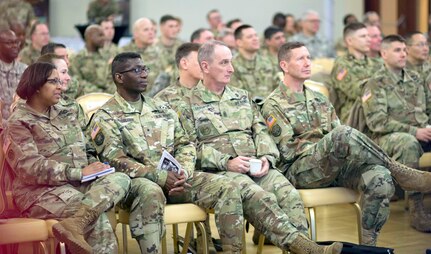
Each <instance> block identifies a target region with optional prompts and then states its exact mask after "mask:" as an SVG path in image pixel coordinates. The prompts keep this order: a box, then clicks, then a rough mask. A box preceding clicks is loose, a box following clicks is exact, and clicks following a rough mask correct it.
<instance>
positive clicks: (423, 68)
mask: <svg viewBox="0 0 431 254" xmlns="http://www.w3.org/2000/svg"><path fill="white" fill-rule="evenodd" d="M405 69H407V70H410V71H415V72H417V73H418V74H419V75H420V77H421V78H422V79H423V80H426V79H427V77H428V75H429V73H430V70H431V64H430V63H429V62H428V61H425V62H424V63H423V64H420V65H413V64H411V63H410V62H409V61H407V65H406V67H405Z"/></svg>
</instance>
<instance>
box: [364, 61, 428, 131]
mask: <svg viewBox="0 0 431 254" xmlns="http://www.w3.org/2000/svg"><path fill="white" fill-rule="evenodd" d="M424 88H425V87H424V86H423V80H422V79H421V78H420V77H419V74H417V73H416V72H411V71H408V70H406V69H404V70H403V71H402V77H400V76H397V75H395V74H394V73H392V72H390V71H389V70H388V69H387V68H386V67H383V68H382V69H381V70H379V71H378V72H377V73H376V74H375V75H374V76H373V77H372V78H371V79H370V80H369V81H368V83H367V84H366V86H365V90H364V94H363V95H362V106H363V108H364V113H365V117H366V121H367V125H368V128H369V129H370V130H371V131H372V132H373V138H378V137H380V136H382V135H385V134H389V133H393V132H407V133H410V134H411V135H413V136H416V130H417V128H425V127H426V125H427V124H428V123H429V122H430V121H429V113H430V112H429V111H430V107H431V102H430V101H429V100H427V96H426V93H425V92H424ZM427 105H430V106H429V107H428V108H427Z"/></svg>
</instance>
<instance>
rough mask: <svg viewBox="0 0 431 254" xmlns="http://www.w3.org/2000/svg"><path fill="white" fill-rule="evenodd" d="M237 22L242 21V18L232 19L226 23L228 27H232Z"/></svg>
mask: <svg viewBox="0 0 431 254" xmlns="http://www.w3.org/2000/svg"><path fill="white" fill-rule="evenodd" d="M236 22H241V20H240V19H231V20H229V21H228V22H227V23H226V27H228V28H232V25H233V23H236Z"/></svg>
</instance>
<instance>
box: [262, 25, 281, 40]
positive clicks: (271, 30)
mask: <svg viewBox="0 0 431 254" xmlns="http://www.w3.org/2000/svg"><path fill="white" fill-rule="evenodd" d="M278 32H283V30H281V28H279V27H278V26H270V27H268V28H267V29H265V31H264V32H263V35H264V37H265V39H267V40H269V39H271V38H272V36H274V34H276V33H278Z"/></svg>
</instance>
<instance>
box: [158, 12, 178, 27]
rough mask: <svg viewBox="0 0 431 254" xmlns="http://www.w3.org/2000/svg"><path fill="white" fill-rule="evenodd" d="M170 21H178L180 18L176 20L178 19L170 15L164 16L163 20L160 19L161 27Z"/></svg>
mask: <svg viewBox="0 0 431 254" xmlns="http://www.w3.org/2000/svg"><path fill="white" fill-rule="evenodd" d="M169 20H175V21H178V18H176V17H174V16H172V15H169V14H167V15H163V16H162V17H161V18H160V22H159V23H160V25H163V24H164V23H166V22H168V21H169Z"/></svg>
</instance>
